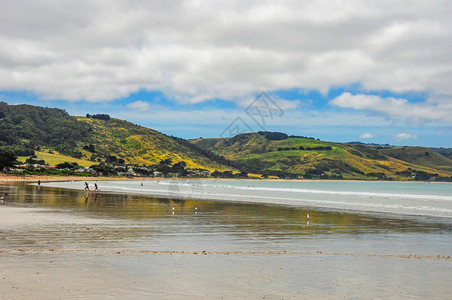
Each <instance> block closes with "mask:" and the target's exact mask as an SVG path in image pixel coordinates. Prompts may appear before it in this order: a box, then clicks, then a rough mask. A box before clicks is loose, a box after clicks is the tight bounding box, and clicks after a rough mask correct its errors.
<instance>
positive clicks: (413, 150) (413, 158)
mask: <svg viewBox="0 0 452 300" xmlns="http://www.w3.org/2000/svg"><path fill="white" fill-rule="evenodd" d="M382 153H384V154H386V155H388V156H391V157H394V158H397V159H400V160H404V161H407V162H410V163H413V164H416V165H419V166H426V167H431V168H435V169H438V170H442V171H446V172H452V159H450V158H447V157H445V156H443V155H441V154H439V153H437V152H435V151H432V150H431V149H428V148H423V147H397V148H391V149H383V150H382Z"/></svg>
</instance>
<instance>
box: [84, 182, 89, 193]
mask: <svg viewBox="0 0 452 300" xmlns="http://www.w3.org/2000/svg"><path fill="white" fill-rule="evenodd" d="M85 191H89V185H88V182H86V181H85Z"/></svg>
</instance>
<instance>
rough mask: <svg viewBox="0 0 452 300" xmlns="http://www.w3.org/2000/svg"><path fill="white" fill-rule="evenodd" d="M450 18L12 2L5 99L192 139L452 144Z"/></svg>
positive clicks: (4, 54)
mask: <svg viewBox="0 0 452 300" xmlns="http://www.w3.org/2000/svg"><path fill="white" fill-rule="evenodd" d="M388 7H389V8H388ZM451 13H452V7H451V6H450V5H447V3H445V2H435V3H433V4H432V2H430V1H418V2H416V3H412V4H411V5H410V6H409V7H407V6H406V4H405V3H404V2H402V1H399V2H393V1H379V2H376V3H366V4H363V3H360V2H355V1H349V2H344V3H340V4H338V3H328V2H324V1H312V2H309V3H308V2H306V3H305V2H290V1H287V2H278V3H271V2H261V3H260V2H256V3H254V2H252V3H240V2H231V3H228V4H224V3H222V2H215V1H214V2H211V1H210V2H203V1H180V2H175V3H168V4H166V5H157V4H154V3H149V2H147V1H137V2H135V3H134V5H131V4H128V3H123V2H118V3H115V4H114V5H112V4H109V3H104V2H101V1H91V2H82V3H80V2H79V1H66V2H65V3H64V4H62V3H55V4H53V5H51V6H49V5H46V4H45V3H44V2H40V1H30V2H28V4H27V5H16V4H14V3H8V4H5V5H4V8H3V9H2V11H1V12H0V24H1V25H2V26H0V28H3V30H1V31H0V39H1V41H2V43H1V46H0V74H1V75H2V81H1V82H0V101H5V102H7V103H9V104H31V105H38V106H48V107H57V108H60V109H65V110H66V111H67V112H68V113H69V114H71V115H82V116H83V115H86V114H87V113H89V114H98V113H105V114H109V115H110V116H112V117H115V118H119V119H123V120H127V121H130V122H132V123H135V124H139V125H141V126H145V127H148V128H152V129H155V130H158V131H160V132H163V133H166V134H169V135H174V136H178V137H182V138H185V139H190V138H197V137H200V136H202V137H222V136H223V137H224V136H225V135H226V136H227V135H230V134H231V132H241V131H242V130H248V131H253V132H255V131H259V130H266V131H278V132H285V133H290V134H293V135H303V136H312V137H315V138H319V139H321V140H326V141H335V142H341V143H344V142H350V141H359V142H363V143H375V144H391V145H396V146H424V147H444V148H451V147H452V101H451V100H452V87H451V86H450V84H449V80H448V79H449V78H450V70H451V69H452V51H451V50H452V45H451V43H450V42H449V41H450V40H452V26H451V21H450V17H449V16H450V14H451ZM55 24H58V26H55ZM12 49H14V51H12ZM262 93H264V95H265V96H266V97H267V100H265V101H264V103H262V102H260V103H259V101H257V100H258V99H259V97H260V96H261V95H262ZM232 129H233V130H232ZM231 130H232V131H231ZM234 130H235V131H234Z"/></svg>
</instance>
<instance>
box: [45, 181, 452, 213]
mask: <svg viewBox="0 0 452 300" xmlns="http://www.w3.org/2000/svg"><path fill="white" fill-rule="evenodd" d="M98 184H99V186H100V189H101V190H102V191H111V192H122V193H131V194H144V195H154V196H162V197H170V198H179V199H194V200H199V201H202V200H220V201H236V202H238V201H240V202H252V203H271V204H281V205H292V206H298V207H315V208H324V209H330V210H347V211H361V212H380V213H394V214H406V215H423V216H432V217H447V218H452V183H427V182H359V181H265V180H186V179H172V180H148V181H143V182H141V181H105V182H98ZM46 185H48V186H54V187H63V188H72V189H82V188H83V184H82V183H80V182H55V183H48V184H46ZM91 186H93V182H91Z"/></svg>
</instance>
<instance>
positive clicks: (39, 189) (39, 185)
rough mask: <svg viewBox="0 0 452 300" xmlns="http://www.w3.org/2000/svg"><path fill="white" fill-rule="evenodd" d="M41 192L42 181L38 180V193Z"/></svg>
mask: <svg viewBox="0 0 452 300" xmlns="http://www.w3.org/2000/svg"><path fill="white" fill-rule="evenodd" d="M40 191H41V180H38V192H40Z"/></svg>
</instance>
